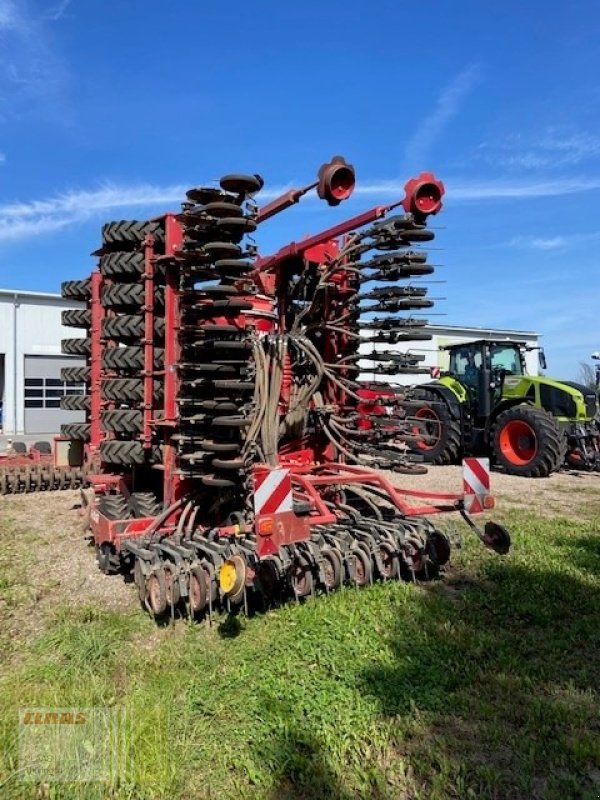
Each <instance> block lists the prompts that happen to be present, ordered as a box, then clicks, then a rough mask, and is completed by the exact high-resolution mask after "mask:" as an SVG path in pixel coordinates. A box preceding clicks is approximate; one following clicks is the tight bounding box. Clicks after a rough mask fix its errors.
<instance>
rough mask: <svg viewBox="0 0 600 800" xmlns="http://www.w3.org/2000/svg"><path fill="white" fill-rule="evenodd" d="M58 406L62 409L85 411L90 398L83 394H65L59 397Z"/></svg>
mask: <svg viewBox="0 0 600 800" xmlns="http://www.w3.org/2000/svg"><path fill="white" fill-rule="evenodd" d="M60 407H61V408H62V409H63V411H87V410H88V409H89V407H90V398H89V397H86V396H85V395H83V394H66V395H65V396H64V397H61V398H60Z"/></svg>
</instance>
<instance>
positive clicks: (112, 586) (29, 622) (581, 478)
mask: <svg viewBox="0 0 600 800" xmlns="http://www.w3.org/2000/svg"><path fill="white" fill-rule="evenodd" d="M383 474H385V475H386V476H387V477H389V478H390V480H391V481H392V482H393V483H394V484H395V485H397V486H404V487H406V488H407V489H423V490H425V491H440V492H449V493H455V492H460V491H461V487H462V470H461V468H460V467H433V468H430V470H429V472H428V473H427V474H426V475H415V476H408V475H400V474H396V473H390V472H384V473H383ZM492 492H493V494H494V496H495V497H496V507H497V509H498V511H499V512H502V511H503V510H511V509H516V508H521V509H522V508H524V507H525V506H527V507H528V508H529V509H531V510H532V511H534V512H535V513H537V514H539V515H542V516H549V517H553V516H558V515H564V516H572V517H577V516H578V513H579V510H580V508H581V506H582V505H583V504H587V503H590V502H595V503H598V502H599V501H600V475H597V474H585V473H575V472H565V473H557V474H555V475H552V476H551V477H550V478H546V479H542V480H532V479H527V478H517V477H514V476H510V475H503V474H501V473H492ZM78 504H79V493H78V492H75V491H65V492H49V493H42V494H30V495H16V496H6V497H0V546H1V551H0V552H1V557H0V616H1V617H2V619H3V628H2V631H1V634H0V651H1V650H2V649H3V648H2V641H4V642H5V643H6V642H7V641H10V638H11V637H18V638H19V639H21V638H32V637H34V636H35V635H37V633H39V631H40V630H42V629H43V628H44V627H45V621H46V620H47V619H48V618H49V615H51V614H53V613H54V610H55V609H56V608H57V607H64V606H69V605H80V604H91V605H102V606H103V607H104V608H108V609H111V610H114V611H119V612H125V613H134V612H137V610H138V609H139V602H138V599H137V595H136V591H135V587H134V585H133V584H131V583H125V581H124V580H123V579H122V578H120V577H118V576H105V575H103V574H102V573H101V572H100V571H99V570H98V568H97V567H96V561H95V556H94V549H93V547H91V546H90V544H89V542H88V541H87V539H86V536H85V535H84V534H83V533H82V531H81V527H80V521H79V516H78V514H77V507H78ZM13 565H14V574H16V575H17V576H19V577H18V578H17V579H16V580H15V584H14V586H13V587H10V586H9V588H8V589H4V590H3V588H2V580H1V579H2V577H4V576H5V575H10V574H11V573H12V566H13ZM0 655H1V653H0Z"/></svg>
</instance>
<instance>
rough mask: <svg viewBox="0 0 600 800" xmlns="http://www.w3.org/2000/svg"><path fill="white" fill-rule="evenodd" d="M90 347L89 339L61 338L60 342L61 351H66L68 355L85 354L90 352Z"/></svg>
mask: <svg viewBox="0 0 600 800" xmlns="http://www.w3.org/2000/svg"><path fill="white" fill-rule="evenodd" d="M91 348H92V340H91V339H83V338H82V339H63V340H62V342H61V350H62V352H63V353H68V354H69V355H70V356H87V355H89V354H90V352H91Z"/></svg>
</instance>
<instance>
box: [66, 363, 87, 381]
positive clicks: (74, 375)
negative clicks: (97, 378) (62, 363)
mask: <svg viewBox="0 0 600 800" xmlns="http://www.w3.org/2000/svg"><path fill="white" fill-rule="evenodd" d="M60 377H61V380H63V381H64V382H65V383H87V381H89V379H90V368H89V367H63V368H62V369H61V371H60Z"/></svg>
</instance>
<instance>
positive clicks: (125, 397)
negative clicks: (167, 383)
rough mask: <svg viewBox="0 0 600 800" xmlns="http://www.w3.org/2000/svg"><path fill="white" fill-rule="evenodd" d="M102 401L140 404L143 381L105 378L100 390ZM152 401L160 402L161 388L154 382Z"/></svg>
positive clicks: (142, 396)
mask: <svg viewBox="0 0 600 800" xmlns="http://www.w3.org/2000/svg"><path fill="white" fill-rule="evenodd" d="M101 393H102V397H103V399H104V400H111V401H113V402H115V403H129V404H131V405H133V404H135V403H141V402H142V401H143V400H144V381H143V380H142V379H140V378H107V379H105V380H103V381H102V388H101ZM153 394H154V399H155V400H156V401H160V400H161V399H162V396H163V387H162V385H161V384H159V383H158V382H157V381H154V392H153Z"/></svg>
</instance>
